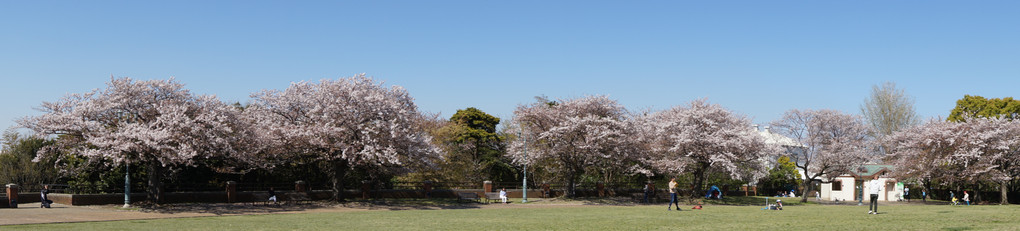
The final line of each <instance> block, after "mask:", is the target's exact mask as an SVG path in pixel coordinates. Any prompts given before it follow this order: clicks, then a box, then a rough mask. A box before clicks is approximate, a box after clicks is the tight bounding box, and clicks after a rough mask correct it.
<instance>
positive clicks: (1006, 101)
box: [947, 95, 1020, 122]
mask: <svg viewBox="0 0 1020 231" xmlns="http://www.w3.org/2000/svg"><path fill="white" fill-rule="evenodd" d="M965 116H971V117H986V118H987V117H999V116H1002V117H1005V118H1006V119H1009V120H1013V119H1016V118H1017V117H1020V100H1015V99H1013V97H1006V98H991V99H988V98H985V97H981V96H971V95H964V96H963V99H960V100H957V101H956V107H955V108H953V110H952V111H951V112H950V113H949V118H947V119H948V120H949V121H953V122H962V121H964V120H966V118H965Z"/></svg>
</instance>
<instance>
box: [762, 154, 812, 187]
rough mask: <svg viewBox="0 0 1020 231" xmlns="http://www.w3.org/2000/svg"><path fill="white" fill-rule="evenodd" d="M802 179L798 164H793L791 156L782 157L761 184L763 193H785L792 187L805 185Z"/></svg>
mask: <svg viewBox="0 0 1020 231" xmlns="http://www.w3.org/2000/svg"><path fill="white" fill-rule="evenodd" d="M801 179H802V178H801V176H800V172H798V171H797V165H796V163H793V161H791V160H790V157H789V156H781V157H779V159H778V160H776V166H775V167H773V168H772V169H770V170H769V175H768V177H767V178H765V180H763V181H762V182H761V183H759V184H760V185H761V187H762V188H763V189H764V190H763V191H765V192H766V193H771V192H772V191H785V190H788V189H789V188H790V187H797V186H798V185H801V183H803V180H801ZM798 191H801V190H798ZM801 193H806V192H801Z"/></svg>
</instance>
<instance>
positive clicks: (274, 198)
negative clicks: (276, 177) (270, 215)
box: [269, 187, 276, 203]
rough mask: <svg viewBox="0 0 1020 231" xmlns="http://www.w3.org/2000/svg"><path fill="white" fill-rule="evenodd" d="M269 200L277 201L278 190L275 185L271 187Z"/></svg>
mask: <svg viewBox="0 0 1020 231" xmlns="http://www.w3.org/2000/svg"><path fill="white" fill-rule="evenodd" d="M269 201H271V202H273V203H276V191H275V190H273V187H269Z"/></svg>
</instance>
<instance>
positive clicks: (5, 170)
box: [0, 130, 60, 186]
mask: <svg viewBox="0 0 1020 231" xmlns="http://www.w3.org/2000/svg"><path fill="white" fill-rule="evenodd" d="M52 143H53V142H52V141H47V140H45V139H40V138H35V137H23V136H21V135H18V133H16V132H14V131H11V130H8V131H6V132H4V134H3V149H2V151H0V183H3V184H7V183H15V184H19V185H22V186H29V185H40V184H52V183H56V181H57V179H58V178H59V176H60V175H59V173H58V171H57V170H56V168H54V167H53V164H52V163H53V162H52V161H47V160H42V161H38V162H34V161H32V160H33V159H36V156H37V154H36V153H38V151H39V149H42V148H43V147H45V146H47V145H49V144H52Z"/></svg>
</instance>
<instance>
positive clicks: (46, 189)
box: [39, 185, 53, 208]
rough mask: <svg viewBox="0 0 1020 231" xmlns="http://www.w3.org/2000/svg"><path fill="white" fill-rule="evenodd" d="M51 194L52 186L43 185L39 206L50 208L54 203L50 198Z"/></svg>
mask: <svg viewBox="0 0 1020 231" xmlns="http://www.w3.org/2000/svg"><path fill="white" fill-rule="evenodd" d="M49 194H50V186H49V185H43V189H42V191H39V202H41V203H40V205H39V208H50V204H52V203H53V201H51V200H50V197H49Z"/></svg>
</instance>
